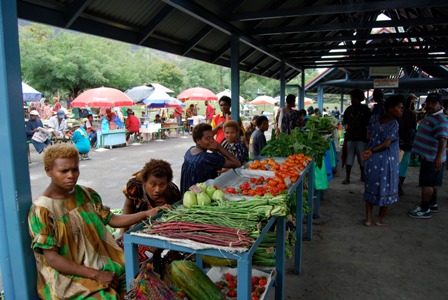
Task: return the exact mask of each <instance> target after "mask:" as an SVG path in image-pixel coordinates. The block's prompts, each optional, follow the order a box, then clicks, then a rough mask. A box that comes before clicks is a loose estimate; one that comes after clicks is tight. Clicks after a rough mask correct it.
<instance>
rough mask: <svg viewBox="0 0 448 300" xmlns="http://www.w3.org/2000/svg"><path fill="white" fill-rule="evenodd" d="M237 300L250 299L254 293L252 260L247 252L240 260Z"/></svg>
mask: <svg viewBox="0 0 448 300" xmlns="http://www.w3.org/2000/svg"><path fill="white" fill-rule="evenodd" d="M237 268H238V286H237V299H244V300H245V299H250V298H251V292H252V281H251V277H252V259H251V257H249V253H248V252H246V253H244V254H243V255H242V256H241V259H240V260H238V265H237Z"/></svg>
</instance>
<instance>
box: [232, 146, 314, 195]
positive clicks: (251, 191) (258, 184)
mask: <svg viewBox="0 0 448 300" xmlns="http://www.w3.org/2000/svg"><path fill="white" fill-rule="evenodd" d="M311 160H312V158H311V157H309V156H305V155H304V154H303V153H300V154H293V155H290V156H288V157H287V158H286V159H285V161H284V162H283V163H282V164H279V163H277V162H276V161H275V159H274V158H272V157H271V158H266V159H263V160H254V161H253V162H252V163H251V164H250V165H249V170H271V171H274V172H275V175H274V178H272V177H268V178H264V177H263V176H260V177H258V178H257V177H252V178H250V179H249V181H246V182H244V183H243V184H240V186H239V188H238V187H227V188H225V190H224V193H226V194H243V195H247V196H256V195H259V196H264V195H265V194H268V193H269V194H271V195H273V196H277V195H278V194H280V193H282V192H285V191H286V190H287V188H288V185H289V184H290V183H295V182H296V181H297V180H298V179H299V178H300V172H302V171H303V170H304V169H305V168H306V166H307V165H308V164H309V163H310V162H311Z"/></svg>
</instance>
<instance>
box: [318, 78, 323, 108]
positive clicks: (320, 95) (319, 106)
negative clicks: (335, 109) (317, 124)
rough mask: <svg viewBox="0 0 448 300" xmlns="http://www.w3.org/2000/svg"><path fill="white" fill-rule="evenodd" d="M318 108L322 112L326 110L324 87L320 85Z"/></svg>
mask: <svg viewBox="0 0 448 300" xmlns="http://www.w3.org/2000/svg"><path fill="white" fill-rule="evenodd" d="M317 107H318V108H319V110H320V111H321V112H322V111H323V109H324V87H323V86H322V85H320V84H319V86H318V87H317Z"/></svg>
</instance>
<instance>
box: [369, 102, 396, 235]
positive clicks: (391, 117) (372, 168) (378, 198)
mask: <svg viewBox="0 0 448 300" xmlns="http://www.w3.org/2000/svg"><path fill="white" fill-rule="evenodd" d="M403 102H404V97H403V96H402V95H394V96H391V97H389V98H387V99H386V102H385V103H384V107H385V110H386V112H385V113H384V114H382V115H374V116H373V117H372V118H371V119H370V124H369V126H368V135H370V141H369V143H368V145H367V148H368V150H366V151H364V152H363V153H362V159H364V160H366V164H365V190H364V197H363V198H364V201H366V220H365V221H364V225H366V226H370V225H372V212H373V206H374V205H377V206H379V207H380V210H379V214H378V218H377V220H376V221H375V223H374V224H375V225H377V226H386V225H385V224H384V223H383V219H384V217H385V216H386V212H387V209H388V206H389V205H391V204H393V203H395V202H397V201H398V183H399V177H398V170H399V169H398V165H399V157H398V154H399V135H398V121H397V120H396V119H398V118H399V117H401V116H402V114H403Z"/></svg>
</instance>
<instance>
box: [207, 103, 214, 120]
mask: <svg viewBox="0 0 448 300" xmlns="http://www.w3.org/2000/svg"><path fill="white" fill-rule="evenodd" d="M205 107H206V108H205V120H206V121H207V124H211V123H212V120H213V115H214V114H215V109H214V108H213V106H211V105H210V104H209V103H208V101H205Z"/></svg>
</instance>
